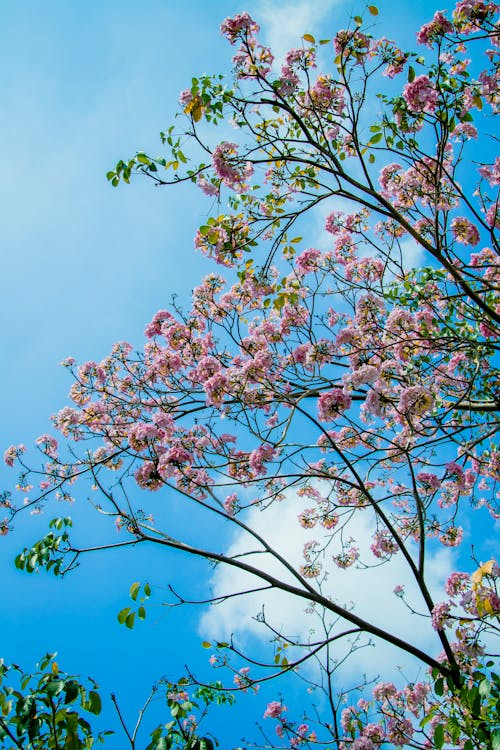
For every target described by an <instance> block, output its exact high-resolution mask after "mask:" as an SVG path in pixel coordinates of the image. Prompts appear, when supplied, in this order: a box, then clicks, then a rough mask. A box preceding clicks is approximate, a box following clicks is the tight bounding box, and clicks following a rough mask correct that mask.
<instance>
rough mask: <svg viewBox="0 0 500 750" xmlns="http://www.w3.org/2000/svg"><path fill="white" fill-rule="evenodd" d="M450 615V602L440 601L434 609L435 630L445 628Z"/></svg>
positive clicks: (433, 621)
mask: <svg viewBox="0 0 500 750" xmlns="http://www.w3.org/2000/svg"><path fill="white" fill-rule="evenodd" d="M449 616H450V605H449V604H448V602H438V603H437V604H435V605H434V609H433V610H432V618H431V620H432V627H433V628H434V630H443V628H444V626H445V625H446V624H447V622H448V620H449Z"/></svg>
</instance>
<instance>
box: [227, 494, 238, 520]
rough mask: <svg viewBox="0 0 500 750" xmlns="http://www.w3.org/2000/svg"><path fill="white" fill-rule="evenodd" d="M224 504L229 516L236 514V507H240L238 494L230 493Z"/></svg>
mask: <svg viewBox="0 0 500 750" xmlns="http://www.w3.org/2000/svg"><path fill="white" fill-rule="evenodd" d="M223 505H224V510H225V511H226V513H227V514H228V516H234V514H235V512H236V508H237V507H238V495H237V494H236V493H235V492H233V493H232V494H231V495H228V496H227V497H226V499H225V500H224V502H223Z"/></svg>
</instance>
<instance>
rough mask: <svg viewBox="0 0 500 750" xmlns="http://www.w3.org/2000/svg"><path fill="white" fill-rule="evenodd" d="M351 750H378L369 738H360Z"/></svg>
mask: <svg viewBox="0 0 500 750" xmlns="http://www.w3.org/2000/svg"><path fill="white" fill-rule="evenodd" d="M351 750H376V749H375V745H374V744H373V742H372V741H371V739H370V738H369V737H358V739H357V740H354V742H353V743H352V745H351Z"/></svg>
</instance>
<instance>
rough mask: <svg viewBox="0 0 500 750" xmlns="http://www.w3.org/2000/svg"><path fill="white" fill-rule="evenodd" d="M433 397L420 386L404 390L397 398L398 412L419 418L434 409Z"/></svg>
mask: <svg viewBox="0 0 500 750" xmlns="http://www.w3.org/2000/svg"><path fill="white" fill-rule="evenodd" d="M434 403H435V401H434V396H433V395H432V393H431V392H430V391H429V390H427V388H424V387H423V386H421V385H413V386H411V387H410V388H405V390H404V391H403V392H402V394H401V396H400V398H399V407H398V408H399V411H401V412H402V413H403V414H408V415H411V416H421V415H422V414H426V413H427V412H429V411H432V409H433V408H434Z"/></svg>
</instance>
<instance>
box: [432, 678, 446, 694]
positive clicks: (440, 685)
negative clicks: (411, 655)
mask: <svg viewBox="0 0 500 750" xmlns="http://www.w3.org/2000/svg"><path fill="white" fill-rule="evenodd" d="M434 691H435V693H436V695H443V692H444V681H443V678H442V677H440V678H439V680H436V682H435V683H434Z"/></svg>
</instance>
